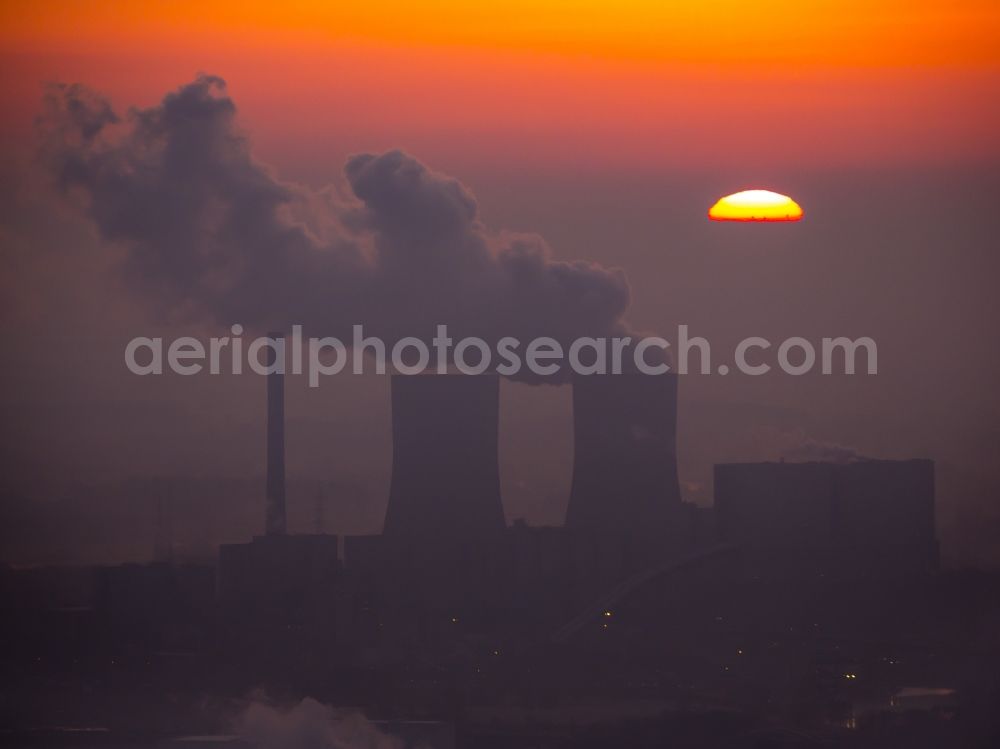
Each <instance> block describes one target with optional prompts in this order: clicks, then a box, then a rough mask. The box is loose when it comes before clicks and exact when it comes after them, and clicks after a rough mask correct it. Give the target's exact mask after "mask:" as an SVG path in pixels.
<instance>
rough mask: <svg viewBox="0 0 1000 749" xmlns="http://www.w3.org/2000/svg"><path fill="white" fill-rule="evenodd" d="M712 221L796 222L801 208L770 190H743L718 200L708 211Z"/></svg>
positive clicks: (800, 216)
mask: <svg viewBox="0 0 1000 749" xmlns="http://www.w3.org/2000/svg"><path fill="white" fill-rule="evenodd" d="M708 217H709V218H710V219H712V220H713V221H798V220H800V219H801V218H802V208H801V207H800V206H799V204H798V203H796V202H795V201H794V200H792V199H791V198H790V197H788V196H787V195H782V194H781V193H777V192H771V191H770V190H743V191H742V192H735V193H733V194H732V195H727V196H726V197H724V198H719V200H718V201H716V203H715V205H713V206H712V207H711V208H709V210H708Z"/></svg>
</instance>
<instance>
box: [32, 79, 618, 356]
mask: <svg viewBox="0 0 1000 749" xmlns="http://www.w3.org/2000/svg"><path fill="white" fill-rule="evenodd" d="M235 116H236V108H235V106H234V104H233V101H232V100H231V99H230V98H229V96H228V95H227V94H226V88H225V83H224V82H223V81H222V80H221V79H220V78H216V77H212V76H201V77H199V78H198V79H196V80H195V81H194V82H192V83H190V84H188V85H185V86H183V87H181V88H180V89H178V90H176V91H174V92H172V93H170V94H168V95H167V96H166V97H164V99H163V101H162V102H161V103H160V104H159V105H157V106H154V107H150V108H148V109H134V110H131V111H130V112H129V113H128V114H127V115H125V116H119V115H118V114H116V113H115V111H114V110H113V109H112V108H111V106H110V105H109V104H108V103H107V102H106V101H105V100H104V99H102V98H101V97H100V96H98V95H96V94H94V93H93V92H91V91H89V90H87V89H85V88H83V87H81V86H77V85H74V86H65V85H61V86H55V87H53V88H51V89H50V90H49V92H48V95H47V97H46V111H45V114H44V116H43V117H42V118H41V119H40V121H39V128H40V131H41V133H42V136H43V148H42V153H43V157H44V159H45V161H46V163H47V164H48V166H49V167H50V168H51V170H52V172H53V174H54V175H55V177H56V179H57V181H58V184H59V185H60V187H61V188H62V189H64V190H65V191H67V192H68V193H71V194H74V195H77V196H79V197H80V198H81V199H82V201H83V205H84V206H85V210H86V211H87V213H88V215H89V216H90V217H91V218H92V219H93V221H94V222H95V224H96V226H97V227H98V229H99V231H100V233H101V234H102V235H103V236H104V237H105V238H106V239H108V240H111V241H113V242H116V243H118V244H120V245H121V246H122V247H124V248H125V250H126V258H127V259H126V263H125V271H126V273H127V275H128V278H129V280H130V282H131V283H132V284H134V285H135V287H136V288H137V290H138V291H140V292H141V293H142V294H143V295H144V296H146V297H147V298H149V299H150V300H152V301H154V302H155V303H156V304H157V305H158V306H159V308H160V309H162V310H164V311H165V312H167V313H169V314H170V315H172V316H178V315H180V316H184V317H194V318H197V319H205V320H211V321H214V322H216V323H219V324H221V325H230V324H233V323H241V324H244V325H247V326H251V327H252V328H256V329H258V330H259V331H263V330H265V329H271V328H276V329H287V328H288V326H290V325H292V324H302V325H303V326H305V329H306V333H307V334H308V335H334V336H338V337H343V338H345V340H349V335H348V331H349V330H350V326H351V325H353V324H357V323H361V324H363V325H364V326H365V331H366V333H367V334H370V335H378V336H380V337H382V338H384V339H385V340H387V341H394V340H398V338H400V337H402V336H405V335H415V336H418V337H421V338H424V339H429V338H430V337H431V336H432V334H433V332H434V326H435V325H437V324H447V325H448V326H449V332H450V333H452V334H453V335H455V336H456V337H458V336H463V337H464V336H472V335H475V336H479V337H481V338H483V339H485V340H486V341H496V340H497V339H498V338H500V337H502V336H505V335H511V336H515V337H517V338H519V339H521V340H522V341H523V340H526V339H528V338H532V337H536V336H542V335H545V336H551V337H553V338H556V339H557V340H560V341H569V340H570V339H573V338H576V337H579V336H609V335H619V334H622V333H623V332H624V324H623V322H622V318H623V315H624V313H625V311H626V309H627V307H628V304H629V291H628V286H627V284H626V282H625V278H624V276H623V274H622V273H621V272H620V271H618V270H609V269H606V268H603V267H601V266H598V265H596V264H593V263H587V262H581V261H577V262H563V261H557V260H554V259H553V258H552V257H551V254H550V251H549V248H548V247H547V245H546V244H545V242H544V241H543V240H542V239H541V238H540V237H538V236H535V235H512V234H504V233H491V232H489V231H488V230H487V229H486V228H485V227H484V226H483V224H482V222H481V220H480V218H479V211H478V206H477V203H476V200H475V198H474V197H473V195H472V194H471V193H470V192H469V190H468V189H467V188H466V187H465V186H463V185H462V184H461V183H460V182H459V181H458V180H456V179H453V178H451V177H448V176H446V175H443V174H439V173H437V172H434V171H431V170H430V169H428V168H427V167H426V166H424V165H423V164H422V163H420V162H419V161H417V160H416V159H414V158H412V157H411V156H408V155H407V154H405V153H402V152H400V151H389V152H387V153H383V154H363V155H358V156H354V157H352V158H350V159H349V160H348V162H347V164H346V167H345V176H346V180H347V185H348V186H349V189H350V194H347V195H344V196H341V195H339V194H338V193H337V191H336V190H335V189H331V190H327V191H322V192H317V191H311V190H308V189H306V188H303V187H301V186H297V185H293V184H288V183H283V182H280V181H278V180H277V179H275V178H274V177H273V176H272V175H271V174H270V173H269V172H268V171H267V170H266V169H265V168H264V167H262V166H261V165H260V164H259V163H257V162H256V161H255V160H254V158H253V156H252V154H251V150H250V146H249V143H248V142H247V140H246V139H245V138H244V137H243V135H242V134H241V133H240V131H239V130H238V128H237V126H236V123H235Z"/></svg>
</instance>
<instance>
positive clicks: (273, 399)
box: [264, 333, 286, 536]
mask: <svg viewBox="0 0 1000 749" xmlns="http://www.w3.org/2000/svg"><path fill="white" fill-rule="evenodd" d="M268 337H270V338H273V339H274V340H275V341H284V338H285V336H284V334H283V333H269V334H268ZM276 360H277V359H276V352H275V350H274V347H271V346H269V347H268V348H267V362H266V363H267V366H268V367H271V366H273V365H274V363H275V361H276ZM285 530H286V523H285V375H284V374H283V373H281V372H270V373H269V374H268V375H267V505H266V508H265V518H264V532H265V534H266V535H268V536H280V535H283V534H284V533H285Z"/></svg>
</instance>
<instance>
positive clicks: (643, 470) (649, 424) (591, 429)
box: [566, 373, 680, 534]
mask: <svg viewBox="0 0 1000 749" xmlns="http://www.w3.org/2000/svg"><path fill="white" fill-rule="evenodd" d="M676 431H677V376H676V375H674V374H662V375H644V374H638V373H631V374H620V375H576V376H575V377H574V378H573V439H574V453H573V485H572V490H571V492H570V500H569V508H568V509H567V512H566V526H567V527H572V528H583V529H593V530H600V531H618V532H626V533H634V534H650V533H658V532H661V531H662V530H665V529H666V528H667V527H668V526H669V524H670V522H671V516H672V511H673V510H674V509H675V508H676V507H677V506H678V505H679V503H680V487H679V485H678V481H677V455H676Z"/></svg>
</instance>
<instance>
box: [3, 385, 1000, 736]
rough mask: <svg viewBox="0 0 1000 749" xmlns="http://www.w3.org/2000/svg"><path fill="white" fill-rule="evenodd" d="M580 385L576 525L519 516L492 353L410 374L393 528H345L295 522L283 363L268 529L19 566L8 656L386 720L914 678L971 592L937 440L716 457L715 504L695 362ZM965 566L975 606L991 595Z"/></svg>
mask: <svg viewBox="0 0 1000 749" xmlns="http://www.w3.org/2000/svg"><path fill="white" fill-rule="evenodd" d="M566 386H568V387H572V388H573V398H572V402H573V438H574V454H573V474H572V484H571V488H570V496H569V498H568V499H569V501H568V506H567V513H566V518H565V523H564V524H563V525H561V526H557V527H533V526H530V525H528V524H527V523H525V522H523V521H520V520H515V521H514V522H512V523H510V524H508V523H507V521H506V519H505V515H504V509H503V504H502V497H501V488H500V472H499V461H498V430H499V417H498V414H499V409H500V396H501V391H500V382H499V378H498V377H497V376H495V375H492V374H483V375H458V374H449V375H431V374H421V375H393V376H392V382H391V405H392V442H393V445H392V446H393V456H392V472H393V473H392V477H391V484H390V491H389V501H388V505H387V509H386V515H385V520H384V527H383V531H382V532H381V533H377V534H370V535H346V536H339V535H331V534H325V533H320V532H317V533H312V534H293V533H289V532H288V524H287V522H286V519H285V516H286V510H287V508H286V506H285V488H286V487H285V466H284V459H285V444H284V381H283V377H282V376H281V375H280V374H272V375H269V376H268V380H267V383H266V388H265V391H266V394H267V408H266V414H267V419H266V439H265V442H266V445H267V459H266V468H267V477H266V480H265V482H264V486H263V487H262V492H261V495H262V499H263V502H262V503H261V514H260V526H261V528H262V533H261V535H259V536H256V537H254V538H252V539H251V540H249V541H248V542H246V543H236V544H224V545H222V546H221V547H220V548H219V554H218V559H217V562H216V563H215V564H214V565H212V566H207V565H191V564H179V563H175V562H174V561H172V560H170V555H169V554H168V553H166V552H163V555H164V557H165V559H164V560H162V561H157V562H154V563H152V564H130V565H121V566H118V567H103V568H97V569H96V570H95V571H94V574H93V575H92V576H89V577H88V576H87V575H83V574H81V573H79V572H73V574H72V575H69V576H68V577H67V575H64V574H62V573H56V572H45V573H42V572H31V573H28V572H25V573H20V572H15V571H6V570H5V571H4V574H3V575H0V583H2V584H3V585H4V591H5V595H4V596H3V597H2V600H4V601H5V603H6V605H7V606H8V609H9V611H12V612H14V615H13V616H9V617H7V620H6V621H5V622H4V624H3V629H2V630H0V634H2V635H3V636H4V638H5V639H4V641H5V642H6V643H7V648H8V656H9V658H8V660H9V661H10V663H13V664H14V666H15V667H16V668H21V669H24V670H25V671H26V672H27V671H31V670H32V669H34V670H38V669H64V670H65V669H71V670H72V669H76V670H77V671H79V670H81V669H83V670H84V671H85V672H86V673H93V674H96V675H97V676H95V677H94V678H97V679H103V680H106V682H107V683H117V682H116V681H115V680H121V679H123V678H125V677H123V676H122V670H123V669H127V670H128V673H129V674H131V676H129V678H132V679H135V680H136V683H141V684H155V685H157V687H156V688H157V689H160V690H173V691H176V690H183V689H190V688H191V685H197V692H198V693H199V694H202V693H204V692H208V693H213V692H218V693H226V694H240V693H245V690H249V689H253V688H256V687H260V686H263V687H266V688H267V689H268V690H271V691H276V692H278V693H279V694H298V695H310V696H312V695H320V696H323V698H324V699H325V700H327V701H328V702H330V703H332V704H361V705H364V706H365V707H366V710H368V711H369V712H370V713H372V714H374V715H376V716H377V717H381V718H384V719H386V720H387V721H389V722H388V723H387V725H388V724H393V725H396V723H393V721H397V722H398V721H403V723H406V721H407V720H409V719H411V718H413V717H417V718H420V719H423V718H426V717H428V716H430V717H432V718H434V719H440V718H444V719H445V720H446V721H451V722H452V723H453V724H454V725H459V726H461V725H465V726H468V725H472V724H474V723H476V721H474V720H471V719H470V718H469V717H468V715H467V714H466V709H467V707H468V706H469V705H470V704H472V703H475V702H486V703H490V702H492V703H499V702H503V701H511V700H513V701H514V702H515V703H516V704H518V705H521V706H524V705H528V706H531V705H536V706H537V705H546V704H554V703H558V702H560V701H563V700H569V699H577V700H581V701H583V702H584V703H586V702H587V701H588V700H590V701H596V703H597V704H607V705H611V704H615V702H616V700H619V699H623V698H624V697H630V698H633V697H635V698H640V697H642V698H644V696H646V695H650V694H652V695H658V696H659V697H663V696H664V695H666V696H667V697H668V698H669V699H670V700H673V701H675V702H676V704H678V705H680V706H681V707H679V708H678V709H679V710H680V711H681V713H683V710H684V709H686V708H684V706H685V705H695V706H699V705H700V707H697V710H695V712H694V713H692V714H697V712H698V710H706V709H709V708H711V709H717V707H718V706H719V705H727V706H736V707H739V709H742V710H744V711H748V712H749V713H750V714H760V715H764V714H768V715H770V714H771V712H770V711H773V710H775V709H779V710H780V711H783V712H782V713H781V714H782V715H785V714H793V713H794V714H795V715H799V714H800V713H801V714H802V715H805V716H806V718H807V719H808V720H809V721H812V723H811V725H828V724H829V723H830V722H831V721H833V722H834V723H837V722H838V721H839V722H840V724H842V723H844V721H847V720H853V719H854V717H853V716H854V712H852V711H853V710H855V707H854V706H855V705H856V704H861V702H860V701H859V700H860V697H859V696H858V694H856V693H855V691H852V690H854V687H855V685H854V683H853V680H851V679H848V678H847V677H845V676H844V674H847V675H849V676H854V675H855V674H856V673H859V672H860V673H862V674H863V675H864V676H865V678H866V679H868V680H869V681H870V682H871V683H878V684H880V685H882V688H883V689H889V688H890V687H891V686H892V685H896V687H898V686H900V681H899V679H900V678H901V677H900V676H898V675H897V673H903V672H902V671H899V670H898V669H897V671H895V672H894V671H893V670H892V669H894V668H896V665H895V664H897V663H900V662H902V661H900V660H899V656H898V655H897V653H898V652H900V650H901V649H905V648H907V647H911V648H912V646H911V645H909V644H908V643H909V639H910V635H908V634H906V628H907V626H908V624H907V620H906V617H911V618H912V617H913V616H914V613H913V612H915V611H918V612H919V611H921V610H928V606H929V604H928V603H927V601H928V600H935V601H942V600H945V601H946V600H948V599H947V596H948V595H951V593H949V592H948V591H945V590H942V589H941V586H940V585H939V583H938V582H937V577H936V576H935V574H934V572H935V571H936V569H937V565H938V551H937V542H936V537H935V536H936V534H935V518H934V464H933V463H932V462H931V461H928V460H904V461H884V460H859V461H854V462H849V463H842V464H833V463H818V462H817V463H791V462H789V463H749V464H724V465H718V466H717V467H716V471H715V504H714V507H712V508H705V507H698V506H695V505H694V504H691V503H689V502H685V501H683V500H682V498H681V496H680V491H679V486H678V475H677V457H676V455H677V452H676V451H677V435H676V425H677V389H678V378H677V377H676V376H674V375H673V374H663V375H640V374H625V375H592V376H576V377H574V378H573V379H572V380H571V382H570V383H569V384H568V385H566ZM258 496H260V495H258ZM257 501H259V500H257ZM161 547H162V548H163V549H169V547H170V544H169V540H166V539H159V538H158V540H157V548H161ZM70 578H72V585H73V587H74V589H75V590H78V591H85V592H82V593H79V595H76V596H75V597H74V598H73V600H72V602H71V605H66V603H65V602H66V601H67V599H66V596H65V595H61V594H59V595H56V594H54V593H52V592H51V591H52V590H54V586H55V585H56V583H58V585H65V584H67V583H66V581H67V580H68V579H70ZM962 585H963V586H965V587H963V588H962V589H961V590H962V592H961V596H962V597H963V598H962V599H961V600H963V601H971V602H973V603H972V604H969V605H970V606H972V605H974V606H980V607H982V606H981V604H980V603H978V602H981V601H983V600H986V599H987V598H988V596H989V595H991V592H990V591H991V590H992V589H991V588H989V585H988V584H987V583H986V582H983V583H980V582H977V581H975V580H972V581H969V580H965V579H963V581H962ZM44 591H50V592H48V593H46V592H44ZM57 599H58V600H61V601H63V602H64V603H62V604H60V605H59V606H54V605H52V604H51V603H45V604H43V603H37V602H36V601H54V600H57ZM931 610H933V609H931ZM984 610H985V609H984ZM897 612H898V614H897ZM891 617H896V618H891ZM941 622H945V623H946V620H944V619H942V620H941ZM941 622H936V623H935V624H934V626H935V627H938V628H939V629H940V628H941V627H944V626H945V624H943V623H941ZM941 632H942V634H941V635H940V636H941V637H950V636H951V635H950V634H948V633H947V632H948V631H947V630H946V629H941ZM905 652H911V651H905ZM921 657H922V656H921ZM906 658H907V659H908V660H907V661H906V662H907V663H908V666H907V668H908V669H909V670H908V671H906V673H907V674H911V675H914V674H915V676H913V677H912V678H915V679H920V680H921V682H922V681H923V677H922V676H921V675H925V674H929V675H930V677H928V678H939V675H940V669H939V662H938V663H936V662H935V661H933V660H932V659H929V658H928V659H926V660H922V661H917V660H916V656H913V655H907V656H906ZM956 662H959V661H957V660H956ZM81 664H83V665H81ZM936 669H937V670H936ZM46 673H48V672H47V671H46ZM790 673H793V674H795V675H796V677H795V679H796V680H790V679H789V677H788V674H790ZM737 675H738V678H736V677H737ZM171 693H173V692H171ZM765 696H766V699H765ZM761 700H764V701H763V702H762V701H761ZM519 709H520V708H519ZM796 720H798V718H796ZM400 725H402V724H400ZM414 725H415V724H414ZM428 725H431V724H428ZM434 725H437V724H434ZM477 725H479V726H480V727H479V728H478V729H476V730H479V731H486V734H484V735H485V736H487V737H489V738H490V740H491V741H494V743H493V744H489V743H488V742H487V743H483V744H482V745H495V746H498V747H499V746H504V747H506V746H520V745H522V744H521V743H519V741H520V738H519V737H521V738H525V741H528V739H532V740H534V738H537V737H535V736H534V734H532V733H531V730H532V729H530V726H529V727H527V728H526V727H524V726H522V727H521V728H518V729H517V730H518V731H520V732H521V733H515V734H514V735H513V737H508V739H509V740H508V739H503V737H500V738H498V737H497V735H494V734H491V733H490V730H492V729H483V728H482V724H481V723H480V724H477ZM412 727H413V726H410V728H412ZM410 728H407V729H406V730H410ZM400 730H403V729H400ZM468 730H471V729H468ZM504 730H508V729H504ZM581 730H582V729H581ZM629 730H631V729H629ZM636 730H640V729H636ZM641 730H646V729H645V728H643V729H641ZM688 730H691V729H690V727H684V726H680V727H679V728H678V727H676V726H675V727H673V728H671V731H681V734H680V735H683V732H684V731H688ZM698 730H702V729H698ZM713 730H714V729H713ZM734 730H735V729H734ZM739 730H743V729H739ZM671 735H674V734H671ZM476 736H478V734H477V735H465V736H464V738H463V736H462V731H459V736H458V739H457V740H456V741H454V742H452V741H451V740H449V741H448V742H446V743H444V744H440V746H448V747H451V746H455V745H462V746H478V745H480V744H479V743H478V738H477V737H476ZM484 741H485V739H484ZM504 741H507V742H508V743H503V742H504ZM449 742H450V743H449ZM536 743H537V742H536ZM537 745H543V744H541V743H537ZM544 745H549V744H544ZM554 745H559V746H563V745H565V746H571V745H572V746H575V745H576V744H570V743H566V744H554ZM581 745H588V746H589V744H586V743H584V744H581ZM636 745H639V744H636ZM642 745H645V744H642ZM435 746H437V745H435Z"/></svg>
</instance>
